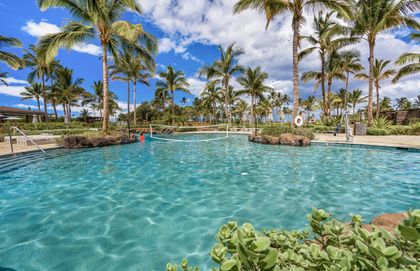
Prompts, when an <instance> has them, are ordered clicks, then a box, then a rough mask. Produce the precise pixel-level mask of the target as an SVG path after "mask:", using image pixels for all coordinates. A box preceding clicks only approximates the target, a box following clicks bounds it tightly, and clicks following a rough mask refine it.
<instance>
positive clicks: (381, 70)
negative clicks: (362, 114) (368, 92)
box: [355, 59, 396, 119]
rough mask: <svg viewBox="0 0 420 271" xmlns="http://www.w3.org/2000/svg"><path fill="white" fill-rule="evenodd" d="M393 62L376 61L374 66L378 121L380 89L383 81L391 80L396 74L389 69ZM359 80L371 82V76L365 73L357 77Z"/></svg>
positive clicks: (377, 116)
mask: <svg viewBox="0 0 420 271" xmlns="http://www.w3.org/2000/svg"><path fill="white" fill-rule="evenodd" d="M390 63H391V61H389V60H383V59H375V63H374V65H373V82H374V84H375V88H376V105H377V106H376V119H379V112H380V111H381V109H380V96H379V89H380V88H381V81H383V80H385V79H388V78H390V77H391V76H393V75H394V74H395V73H396V72H395V70H393V69H387V66H388V64H390ZM355 77H356V78H358V79H364V80H370V79H369V78H370V76H369V75H367V74H365V73H359V74H356V75H355ZM368 106H369V105H368ZM368 109H369V108H368Z"/></svg>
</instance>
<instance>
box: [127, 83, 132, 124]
mask: <svg viewBox="0 0 420 271" xmlns="http://www.w3.org/2000/svg"><path fill="white" fill-rule="evenodd" d="M130 92H131V90H130V80H128V81H127V124H128V127H130Z"/></svg>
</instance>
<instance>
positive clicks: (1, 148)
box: [0, 142, 59, 155]
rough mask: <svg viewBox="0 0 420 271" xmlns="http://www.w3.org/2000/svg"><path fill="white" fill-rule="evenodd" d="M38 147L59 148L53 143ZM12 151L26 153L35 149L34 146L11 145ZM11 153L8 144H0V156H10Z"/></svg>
mask: <svg viewBox="0 0 420 271" xmlns="http://www.w3.org/2000/svg"><path fill="white" fill-rule="evenodd" d="M40 147H41V148H43V149H51V148H57V147H59V146H58V145H57V144H55V143H54V144H43V145H40ZM13 150H14V152H15V153H18V152H27V151H34V150H37V147H35V146H34V145H30V146H23V145H17V144H13ZM11 153H12V152H11V150H10V144H9V143H6V142H0V155H5V154H11Z"/></svg>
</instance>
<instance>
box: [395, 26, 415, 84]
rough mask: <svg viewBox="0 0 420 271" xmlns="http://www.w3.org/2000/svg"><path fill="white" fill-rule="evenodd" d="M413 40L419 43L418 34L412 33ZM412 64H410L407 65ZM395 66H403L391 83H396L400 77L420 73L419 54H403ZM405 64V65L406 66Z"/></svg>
mask: <svg viewBox="0 0 420 271" xmlns="http://www.w3.org/2000/svg"><path fill="white" fill-rule="evenodd" d="M411 38H412V39H413V40H417V41H420V33H414V34H412V35H411ZM409 62H412V63H410V64H407V63H409ZM395 64H397V65H405V66H404V67H402V68H400V70H399V71H398V73H397V75H396V76H395V77H394V79H392V83H394V84H395V83H397V82H398V81H399V80H400V79H401V78H402V77H405V76H409V75H413V74H416V73H419V72H420V53H405V54H403V55H401V56H400V57H399V58H398V59H397V61H395ZM406 64H407V65H406Z"/></svg>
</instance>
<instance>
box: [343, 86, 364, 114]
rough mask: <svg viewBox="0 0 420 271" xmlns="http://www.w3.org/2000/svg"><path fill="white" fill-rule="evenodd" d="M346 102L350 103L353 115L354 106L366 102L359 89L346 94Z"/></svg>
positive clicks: (354, 111)
mask: <svg viewBox="0 0 420 271" xmlns="http://www.w3.org/2000/svg"><path fill="white" fill-rule="evenodd" d="M347 102H348V103H350V105H351V108H352V109H353V115H354V114H355V113H356V106H357V105H358V104H360V103H364V102H366V97H365V96H363V91H362V90H361V89H355V90H353V91H351V92H349V93H348V95H347Z"/></svg>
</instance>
